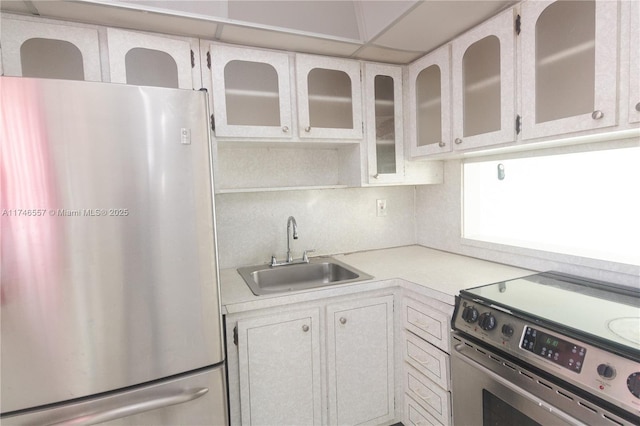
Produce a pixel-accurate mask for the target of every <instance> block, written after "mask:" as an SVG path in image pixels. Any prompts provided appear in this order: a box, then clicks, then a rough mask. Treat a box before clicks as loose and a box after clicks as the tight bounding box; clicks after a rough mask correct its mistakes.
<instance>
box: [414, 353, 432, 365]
mask: <svg viewBox="0 0 640 426" xmlns="http://www.w3.org/2000/svg"><path fill="white" fill-rule="evenodd" d="M413 359H415V360H416V361H418V362H419V363H420V364H422V365H425V366H427V367H428V366H430V365H431V360H430V359H426V360H425V359H420V357H417V356H414V357H413Z"/></svg>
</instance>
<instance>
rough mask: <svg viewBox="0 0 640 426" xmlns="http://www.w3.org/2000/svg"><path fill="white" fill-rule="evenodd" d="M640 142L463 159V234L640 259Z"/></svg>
mask: <svg viewBox="0 0 640 426" xmlns="http://www.w3.org/2000/svg"><path fill="white" fill-rule="evenodd" d="M639 164H640V147H637V146H636V147H631V148H619V149H609V150H602V151H590V152H579V153H570V154H558V155H537V156H530V157H528V158H508V159H491V160H469V161H467V162H465V163H464V164H463V238H466V239H470V240H478V241H484V242H489V243H497V244H504V245H508V246H517V247H524V248H529V249H535V250H542V251H546V252H554V253H562V254H569V255H575V256H580V257H585V258H593V259H600V260H605V261H612V262H618V263H624V264H631V265H640V220H639V219H638V218H640V195H638V194H640V167H638V165H639Z"/></svg>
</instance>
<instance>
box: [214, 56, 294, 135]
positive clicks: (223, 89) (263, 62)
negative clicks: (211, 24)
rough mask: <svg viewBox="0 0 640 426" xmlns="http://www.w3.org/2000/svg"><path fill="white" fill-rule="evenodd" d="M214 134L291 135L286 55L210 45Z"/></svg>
mask: <svg viewBox="0 0 640 426" xmlns="http://www.w3.org/2000/svg"><path fill="white" fill-rule="evenodd" d="M211 70H212V78H213V82H212V83H213V100H214V102H213V110H214V116H215V129H216V130H215V132H216V136H218V137H221V136H229V137H258V138H291V135H292V130H291V91H290V88H289V84H290V82H289V55H288V54H286V53H278V52H266V51H260V50H253V49H243V48H236V47H228V46H218V45H212V46H211Z"/></svg>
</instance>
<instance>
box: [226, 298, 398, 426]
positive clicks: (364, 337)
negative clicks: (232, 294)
mask: <svg viewBox="0 0 640 426" xmlns="http://www.w3.org/2000/svg"><path fill="white" fill-rule="evenodd" d="M393 305H394V295H393V294H392V293H391V294H390V293H388V292H385V293H384V294H382V293H376V294H374V295H369V296H367V297H357V298H350V299H348V300H343V299H336V298H332V299H324V300H321V301H316V302H309V303H300V304H296V305H286V307H277V308H269V309H264V310H260V311H248V312H244V313H239V314H233V315H227V317H226V327H227V335H228V336H229V337H231V336H234V338H233V340H235V342H234V341H233V340H229V341H228V342H227V359H228V369H229V395H230V421H231V424H232V425H238V424H243V425H319V424H331V425H338V424H339V425H356V424H358V425H360V424H372V425H373V424H384V423H391V422H392V421H393V420H394V419H395V398H394V396H395V395H394V391H395V380H394V366H395V362H394V332H393V330H394V320H393V319H394V315H393ZM236 342H237V343H236ZM234 343H235V344H237V346H235V344H234Z"/></svg>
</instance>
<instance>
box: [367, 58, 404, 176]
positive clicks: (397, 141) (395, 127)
mask: <svg viewBox="0 0 640 426" xmlns="http://www.w3.org/2000/svg"><path fill="white" fill-rule="evenodd" d="M364 99H365V123H366V135H365V140H366V150H363V151H366V152H365V155H366V163H367V164H366V167H364V168H363V169H364V170H366V171H367V178H366V180H365V182H367V183H369V184H376V183H379V184H384V183H390V182H401V181H402V180H403V178H404V146H403V145H404V143H403V136H402V134H403V123H402V69H401V68H400V67H398V66H390V65H378V64H369V63H367V64H364Z"/></svg>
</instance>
